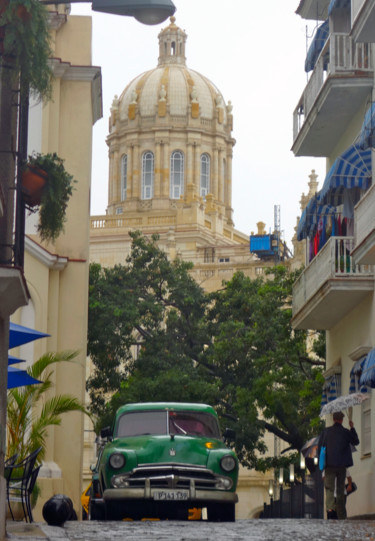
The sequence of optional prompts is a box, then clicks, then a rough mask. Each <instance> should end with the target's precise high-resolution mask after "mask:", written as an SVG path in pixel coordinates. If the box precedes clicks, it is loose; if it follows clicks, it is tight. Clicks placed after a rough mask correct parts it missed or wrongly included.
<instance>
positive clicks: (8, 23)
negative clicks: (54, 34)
mask: <svg viewBox="0 0 375 541" xmlns="http://www.w3.org/2000/svg"><path fill="white" fill-rule="evenodd" d="M4 4H5V9H3V10H1V9H0V27H4V41H3V58H2V62H3V64H6V65H9V66H10V67H12V68H13V69H14V75H15V77H18V75H20V81H21V89H23V90H24V91H25V92H26V93H28V89H29V88H30V89H31V91H33V92H34V93H35V94H36V95H38V96H40V97H41V98H44V99H50V98H51V90H52V77H53V75H52V70H51V68H50V66H49V63H48V61H49V58H50V57H51V55H52V52H51V47H50V35H49V29H48V11H47V9H46V7H45V6H44V5H43V4H41V3H40V2H39V0H9V1H5V2H4ZM0 58H1V56H0Z"/></svg>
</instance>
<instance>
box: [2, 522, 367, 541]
mask: <svg viewBox="0 0 375 541" xmlns="http://www.w3.org/2000/svg"><path fill="white" fill-rule="evenodd" d="M8 533H9V539H10V540H12V541H26V540H33V541H40V540H44V541H64V540H70V541H107V540H108V541H117V540H124V541H125V540H126V541H148V540H151V539H152V540H154V541H172V540H173V541H190V540H191V541H207V540H208V539H213V540H221V539H223V540H226V541H228V540H236V541H240V540H249V541H287V540H288V541H290V540H294V541H299V540H310V541H312V540H321V541H339V540H342V539H350V540H351V541H362V540H364V541H374V540H375V521H360V520H346V521H326V520H296V519H294V520H292V519H284V520H280V519H271V520H238V521H237V522H235V523H209V522H174V521H163V522H158V521H147V522H95V521H92V522H68V523H66V524H65V526H64V527H63V528H58V527H52V526H47V525H45V524H36V525H33V524H30V525H26V524H24V528H23V530H22V528H19V529H18V530H17V527H16V526H14V523H9V525H8Z"/></svg>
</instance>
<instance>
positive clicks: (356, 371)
mask: <svg viewBox="0 0 375 541" xmlns="http://www.w3.org/2000/svg"><path fill="white" fill-rule="evenodd" d="M366 359H367V355H365V356H364V357H362V358H361V359H359V361H357V362H356V363H354V365H353V368H352V369H351V371H350V384H349V394H351V393H367V387H366V386H365V385H361V384H360V383H359V381H360V378H361V375H362V372H363V366H364V364H365V361H366Z"/></svg>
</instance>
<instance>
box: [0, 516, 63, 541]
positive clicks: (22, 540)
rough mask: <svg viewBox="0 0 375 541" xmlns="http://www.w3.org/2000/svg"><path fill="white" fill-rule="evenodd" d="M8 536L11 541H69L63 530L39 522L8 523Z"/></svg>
mask: <svg viewBox="0 0 375 541" xmlns="http://www.w3.org/2000/svg"><path fill="white" fill-rule="evenodd" d="M7 534H8V538H9V540H11V541H27V540H28V541H39V540H41V541H42V540H43V541H62V540H64V539H65V540H66V539H69V538H68V537H67V534H66V532H65V531H64V529H63V528H59V527H57V526H48V525H47V524H42V523H39V522H33V523H32V524H28V523H26V522H22V521H12V520H9V521H7Z"/></svg>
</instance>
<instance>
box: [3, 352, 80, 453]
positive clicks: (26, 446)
mask: <svg viewBox="0 0 375 541" xmlns="http://www.w3.org/2000/svg"><path fill="white" fill-rule="evenodd" d="M76 355H77V353H76V352H68V351H64V352H61V353H46V354H45V355H43V356H42V357H40V359H38V360H37V361H36V362H35V363H34V364H33V365H32V366H31V368H28V370H27V372H28V373H29V374H30V376H32V377H33V378H35V379H38V380H40V381H42V383H40V384H35V385H27V386H24V387H15V388H13V389H10V390H9V391H8V406H7V454H8V456H12V455H14V454H16V453H17V454H18V461H20V460H22V459H23V458H25V457H26V456H27V455H29V454H30V453H31V452H32V451H35V449H37V448H38V447H42V451H41V452H40V453H39V455H38V462H41V461H42V460H43V458H44V456H45V446H46V437H47V431H48V427H50V426H53V425H54V426H58V425H60V424H61V416H62V415H63V414H64V413H68V412H71V411H80V412H83V413H86V414H88V412H87V411H86V409H85V407H84V405H83V404H81V403H80V402H79V400H77V399H76V398H75V397H74V396H70V395H57V396H53V397H51V398H46V393H47V391H48V390H50V389H51V387H52V386H53V382H52V374H53V371H52V370H51V369H50V368H51V366H52V365H53V364H56V363H60V362H65V361H66V362H71V361H72V360H73V359H74V357H76Z"/></svg>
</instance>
